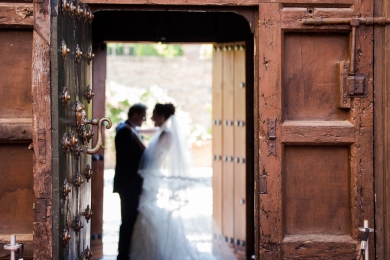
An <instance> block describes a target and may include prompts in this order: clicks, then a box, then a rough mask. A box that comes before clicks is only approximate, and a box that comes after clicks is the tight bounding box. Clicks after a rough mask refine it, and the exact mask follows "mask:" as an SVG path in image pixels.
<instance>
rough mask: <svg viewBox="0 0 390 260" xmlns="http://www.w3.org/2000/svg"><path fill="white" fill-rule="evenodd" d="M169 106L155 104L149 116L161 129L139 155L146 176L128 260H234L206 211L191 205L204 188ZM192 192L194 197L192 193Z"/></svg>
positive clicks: (203, 182) (173, 109)
mask: <svg viewBox="0 0 390 260" xmlns="http://www.w3.org/2000/svg"><path fill="white" fill-rule="evenodd" d="M174 113H175V107H174V106H173V105H172V104H156V106H155V108H154V110H153V116H152V120H153V121H154V123H155V126H157V127H159V130H158V131H157V132H156V133H155V134H154V135H153V137H152V139H151V140H150V142H149V145H148V147H147V148H146V150H145V152H144V155H143V157H142V159H141V163H140V168H139V171H138V173H139V174H140V175H141V176H142V178H143V179H144V181H143V190H142V194H141V197H140V203H139V207H138V211H139V214H138V217H137V221H136V224H135V227H134V230H133V234H132V239H131V241H132V243H131V249H130V259H132V260H175V259H177V260H179V259H180V260H185V259H191V260H192V259H194V260H207V259H210V260H212V259H223V260H225V259H235V258H234V256H233V254H232V253H231V251H230V249H229V248H228V246H227V245H226V244H225V243H217V242H215V239H212V236H213V235H212V234H214V236H216V237H220V236H219V234H218V233H217V228H216V227H215V225H214V224H213V223H214V222H213V220H212V216H211V215H210V214H202V213H200V210H199V209H200V207H199V205H196V204H194V203H191V202H192V201H193V198H194V197H195V198H196V197H197V196H202V194H197V193H196V192H198V193H199V191H200V192H202V187H203V188H205V187H207V184H205V181H204V180H203V179H202V178H199V177H196V176H195V175H194V174H192V173H191V160H190V155H189V150H188V149H187V147H186V142H185V139H184V137H183V136H182V133H181V132H180V129H179V124H178V122H177V119H176V117H175V115H174ZM194 195H195V196H194Z"/></svg>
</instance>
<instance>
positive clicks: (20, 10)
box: [0, 3, 34, 28]
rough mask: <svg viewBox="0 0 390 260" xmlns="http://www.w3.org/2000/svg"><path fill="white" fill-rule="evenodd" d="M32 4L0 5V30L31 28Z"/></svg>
mask: <svg viewBox="0 0 390 260" xmlns="http://www.w3.org/2000/svg"><path fill="white" fill-rule="evenodd" d="M33 26H34V18H33V4H32V3H31V4H24V3H23V4H21V3H0V28H33Z"/></svg>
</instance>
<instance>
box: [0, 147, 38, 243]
mask: <svg viewBox="0 0 390 260" xmlns="http://www.w3.org/2000/svg"><path fill="white" fill-rule="evenodd" d="M27 146H28V144H26V143H22V144H11V143H7V144H4V143H3V144H0V158H1V173H2V175H1V179H2V180H1V182H0V191H1V193H0V230H1V234H30V233H31V234H32V222H33V221H34V214H33V211H32V206H33V203H34V202H35V196H34V191H33V175H32V171H31V169H32V163H33V162H32V153H31V151H30V150H28V149H27ZM7 239H9V238H7Z"/></svg>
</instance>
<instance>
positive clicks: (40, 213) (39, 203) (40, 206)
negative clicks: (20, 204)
mask: <svg viewBox="0 0 390 260" xmlns="http://www.w3.org/2000/svg"><path fill="white" fill-rule="evenodd" d="M46 209H47V206H46V199H37V200H36V201H35V204H34V211H35V222H39V223H43V222H46V213H47V212H46Z"/></svg>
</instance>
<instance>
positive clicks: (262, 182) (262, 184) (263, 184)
mask: <svg viewBox="0 0 390 260" xmlns="http://www.w3.org/2000/svg"><path fill="white" fill-rule="evenodd" d="M259 192H260V194H267V175H260V177H259Z"/></svg>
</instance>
